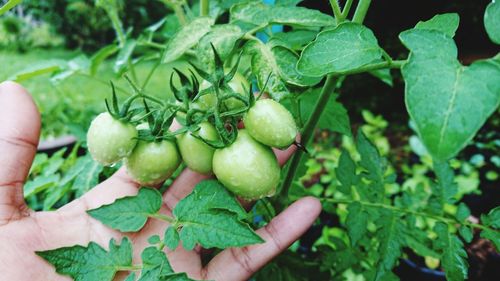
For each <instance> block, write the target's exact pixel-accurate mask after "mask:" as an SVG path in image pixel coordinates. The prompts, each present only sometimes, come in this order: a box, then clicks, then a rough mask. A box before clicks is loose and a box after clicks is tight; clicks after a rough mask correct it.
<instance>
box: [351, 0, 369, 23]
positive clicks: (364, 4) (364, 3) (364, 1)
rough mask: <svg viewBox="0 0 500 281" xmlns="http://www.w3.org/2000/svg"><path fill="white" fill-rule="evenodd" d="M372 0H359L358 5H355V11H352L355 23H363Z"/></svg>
mask: <svg viewBox="0 0 500 281" xmlns="http://www.w3.org/2000/svg"><path fill="white" fill-rule="evenodd" d="M371 2H372V0H359V3H358V6H357V7H356V12H354V16H353V17H352V21H353V22H355V23H359V24H361V23H363V21H364V20H365V17H366V13H367V12H368V9H369V8H370V4H371Z"/></svg>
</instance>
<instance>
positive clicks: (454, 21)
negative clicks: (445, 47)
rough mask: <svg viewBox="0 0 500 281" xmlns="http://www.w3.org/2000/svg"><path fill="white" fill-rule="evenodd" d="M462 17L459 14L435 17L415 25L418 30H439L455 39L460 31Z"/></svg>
mask: <svg viewBox="0 0 500 281" xmlns="http://www.w3.org/2000/svg"><path fill="white" fill-rule="evenodd" d="M459 23H460V17H459V16H458V14H457V13H450V14H442V15H435V16H434V17H433V18H432V19H430V20H428V21H420V22H418V23H417V25H415V28H416V29H427V30H437V31H440V32H443V33H445V34H446V35H448V36H449V37H452V38H453V37H455V32H456V31H457V29H458V24H459Z"/></svg>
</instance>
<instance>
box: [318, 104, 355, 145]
mask: <svg viewBox="0 0 500 281" xmlns="http://www.w3.org/2000/svg"><path fill="white" fill-rule="evenodd" d="M318 128H320V129H326V130H330V131H333V132H337V133H341V134H343V135H345V136H348V137H351V136H352V132H351V121H350V120H349V114H348V113H347V109H346V108H345V107H344V105H342V104H341V103H340V102H338V101H337V100H336V97H330V99H329V100H328V104H327V105H326V109H325V111H323V114H322V115H321V118H320V119H319V122H318Z"/></svg>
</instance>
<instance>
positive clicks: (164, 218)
mask: <svg viewBox="0 0 500 281" xmlns="http://www.w3.org/2000/svg"><path fill="white" fill-rule="evenodd" d="M148 216H149V217H150V218H153V219H157V220H162V221H166V222H169V223H175V219H174V218H173V217H171V216H167V215H163V214H158V213H157V214H149V215H148Z"/></svg>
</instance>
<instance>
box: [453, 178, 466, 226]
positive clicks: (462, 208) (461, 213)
mask: <svg viewBox="0 0 500 281" xmlns="http://www.w3.org/2000/svg"><path fill="white" fill-rule="evenodd" d="M452 184H453V183H452ZM455 216H456V217H457V220H459V221H465V220H466V219H467V218H468V217H469V216H470V210H469V207H467V205H465V204H464V203H463V202H462V203H460V204H459V205H458V209H457V213H456V215H455Z"/></svg>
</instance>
